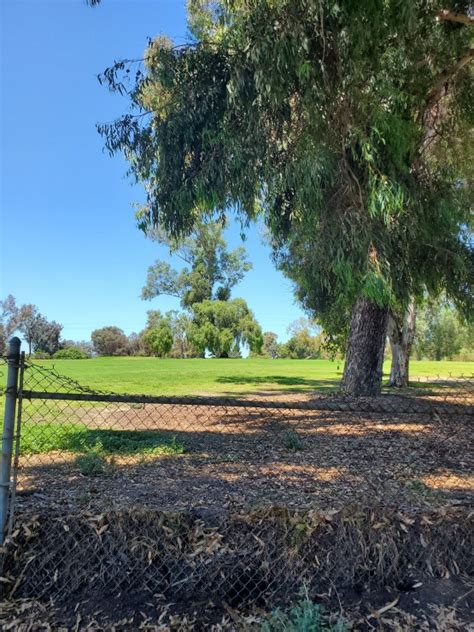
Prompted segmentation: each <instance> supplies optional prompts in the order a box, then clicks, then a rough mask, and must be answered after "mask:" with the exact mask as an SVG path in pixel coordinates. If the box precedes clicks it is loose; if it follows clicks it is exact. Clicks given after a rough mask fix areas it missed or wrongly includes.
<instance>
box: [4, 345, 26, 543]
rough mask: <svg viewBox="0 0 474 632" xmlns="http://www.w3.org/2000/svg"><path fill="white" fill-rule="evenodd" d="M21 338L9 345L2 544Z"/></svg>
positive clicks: (7, 502) (6, 516)
mask: <svg viewBox="0 0 474 632" xmlns="http://www.w3.org/2000/svg"><path fill="white" fill-rule="evenodd" d="M20 346H21V340H20V339H19V338H17V337H16V336H15V337H14V338H12V339H11V340H10V343H9V345H8V354H7V362H8V375H7V384H6V391H5V415H4V418H3V434H2V457H1V461H0V546H1V545H2V544H3V542H4V540H5V536H6V533H5V529H6V526H7V519H8V505H9V499H10V484H11V480H10V479H11V469H12V457H13V433H14V430H15V412H16V402H17V397H18V373H19V368H20Z"/></svg>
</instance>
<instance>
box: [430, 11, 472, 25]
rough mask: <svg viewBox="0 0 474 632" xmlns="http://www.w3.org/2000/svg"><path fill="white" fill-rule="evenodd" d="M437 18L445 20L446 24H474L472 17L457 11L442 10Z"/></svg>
mask: <svg viewBox="0 0 474 632" xmlns="http://www.w3.org/2000/svg"><path fill="white" fill-rule="evenodd" d="M436 17H437V19H438V20H443V21H445V22H458V23H459V24H474V17H472V16H471V15H466V14H465V13H456V12H455V11H450V10H449V9H442V10H441V11H438V13H437V15H436Z"/></svg>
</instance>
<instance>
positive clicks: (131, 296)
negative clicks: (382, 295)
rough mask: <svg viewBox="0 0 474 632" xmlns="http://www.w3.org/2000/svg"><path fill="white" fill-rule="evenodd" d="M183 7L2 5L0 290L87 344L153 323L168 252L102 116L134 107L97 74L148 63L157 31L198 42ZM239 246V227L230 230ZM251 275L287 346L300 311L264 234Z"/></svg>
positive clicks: (8, 1) (268, 324)
mask: <svg viewBox="0 0 474 632" xmlns="http://www.w3.org/2000/svg"><path fill="white" fill-rule="evenodd" d="M184 5H185V1H184V0H104V1H103V4H102V5H101V6H99V7H96V8H94V9H90V8H87V7H86V5H85V2H84V1H83V0H0V7H1V8H0V10H1V15H0V20H1V34H0V35H1V59H0V62H1V94H0V96H1V101H2V106H1V107H2V110H1V112H0V119H1V165H0V168H1V180H0V187H1V190H0V192H1V224H0V231H1V232H0V234H1V277H0V296H1V297H4V296H6V295H7V294H9V293H11V294H13V295H14V296H16V297H17V300H18V301H19V302H20V303H35V304H36V305H38V307H39V309H40V311H41V312H42V313H43V314H44V315H45V316H47V317H48V318H49V319H54V320H57V321H59V322H60V323H62V324H63V325H64V330H63V335H64V337H66V338H74V339H88V338H89V336H90V332H91V331H92V330H93V329H95V328H97V327H102V326H104V325H117V326H119V327H121V328H122V329H124V331H125V332H126V333H130V332H132V331H139V330H140V329H142V328H143V326H144V324H145V320H146V311H147V310H148V309H152V308H153V309H162V310H167V309H174V308H177V307H178V304H177V301H176V300H175V299H171V298H167V297H161V298H158V299H155V300H154V301H152V302H144V301H142V300H141V299H140V298H139V296H140V290H141V287H142V285H143V283H144V280H145V276H146V270H147V267H148V266H149V265H150V264H151V263H153V261H154V260H155V259H156V258H157V257H158V256H160V257H163V256H166V255H167V253H166V251H165V250H160V249H159V247H158V246H157V245H156V244H154V243H152V242H151V241H149V240H147V239H145V237H144V236H143V235H142V233H140V232H139V231H138V229H137V228H136V226H135V220H134V211H133V208H132V203H133V202H137V201H140V200H141V199H142V197H143V193H142V190H141V188H140V187H139V186H134V185H132V184H131V182H130V181H129V180H127V178H126V177H125V170H126V163H125V161H124V160H123V159H122V158H121V157H115V158H110V157H109V155H108V154H106V153H104V152H103V144H102V140H101V138H100V136H99V135H98V134H97V131H96V128H95V125H96V123H97V122H105V121H110V120H113V119H114V118H115V117H116V116H118V115H119V114H121V113H123V112H124V111H125V109H126V108H127V102H126V100H125V99H121V98H120V97H118V96H116V95H112V94H110V93H109V92H108V91H107V90H106V89H105V88H104V87H102V86H100V85H99V83H98V81H97V78H96V76H97V74H98V73H99V72H100V71H102V70H104V69H105V68H106V67H107V66H110V65H111V64H112V63H113V61H114V60H117V59H120V58H126V57H132V58H136V57H140V56H141V54H142V53H143V50H144V47H145V44H146V40H147V37H153V36H155V35H158V34H160V33H166V34H168V35H170V36H171V37H172V38H173V39H175V40H176V41H177V42H182V41H184V39H185V38H186V22H185V10H184ZM228 240H229V243H230V244H231V245H232V246H236V245H238V244H239V242H240V238H239V230H238V229H237V227H233V228H231V229H230V230H229V233H228ZM246 247H247V249H248V253H249V257H250V259H251V261H252V263H253V266H254V267H253V270H252V271H251V272H250V273H249V274H248V275H247V277H246V278H245V280H244V281H243V282H242V283H241V284H240V285H239V286H237V287H236V288H235V290H234V296H242V297H244V298H245V299H246V300H247V302H248V304H249V306H250V308H251V309H252V310H253V311H254V313H255V315H256V317H257V319H258V320H259V322H260V323H261V325H262V327H263V329H264V330H271V331H275V332H276V333H277V334H278V335H279V336H280V337H282V338H283V339H284V338H286V328H287V326H288V324H289V323H290V322H291V321H293V320H295V319H296V318H298V317H300V316H301V315H303V314H302V312H301V310H300V309H299V307H298V306H297V305H296V304H295V300H294V298H293V291H292V287H291V283H290V282H289V281H288V280H287V279H285V278H284V277H283V276H282V275H281V274H280V273H279V272H277V271H276V270H275V268H274V266H273V264H272V263H271V261H270V256H269V251H268V249H267V248H265V246H264V245H263V244H262V242H261V237H260V234H259V230H258V227H252V228H250V230H249V232H248V239H247V242H246Z"/></svg>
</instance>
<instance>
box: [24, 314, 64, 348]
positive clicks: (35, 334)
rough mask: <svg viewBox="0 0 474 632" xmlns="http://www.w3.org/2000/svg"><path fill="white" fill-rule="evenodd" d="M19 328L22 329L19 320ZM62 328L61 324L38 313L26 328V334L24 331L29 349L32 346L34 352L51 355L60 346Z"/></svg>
mask: <svg viewBox="0 0 474 632" xmlns="http://www.w3.org/2000/svg"><path fill="white" fill-rule="evenodd" d="M20 311H21V310H20ZM19 329H20V331H22V329H21V322H20V326H19ZM62 329H63V326H62V325H60V324H59V323H57V322H56V321H54V320H53V321H51V322H50V321H48V320H47V319H46V318H45V317H44V316H41V314H38V315H37V316H36V317H35V318H34V319H33V322H32V323H31V326H30V327H29V329H28V331H29V334H28V336H27V334H26V333H25V338H26V340H27V342H28V344H29V347H30V349H31V347H33V349H34V351H35V353H38V352H42V353H45V354H47V355H53V354H55V353H56V351H58V350H59V348H60V342H59V339H60V336H61V331H62Z"/></svg>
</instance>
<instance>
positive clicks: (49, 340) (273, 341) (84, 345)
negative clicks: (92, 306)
mask: <svg viewBox="0 0 474 632" xmlns="http://www.w3.org/2000/svg"><path fill="white" fill-rule="evenodd" d="M62 329H63V327H62V325H61V324H59V323H58V322H56V321H49V320H48V319H47V318H46V317H45V316H43V315H42V314H41V313H40V312H39V310H38V308H37V307H36V306H35V305H32V304H25V305H17V302H16V300H15V298H14V297H13V296H11V295H9V296H7V297H6V299H4V300H3V301H0V354H4V353H5V352H6V344H7V340H8V339H9V338H10V337H11V336H12V335H14V334H15V333H17V334H19V335H21V336H22V337H23V338H24V340H25V341H26V343H27V345H28V353H29V354H34V355H35V356H36V357H38V358H50V357H52V358H55V359H70V360H76V359H77V360H80V359H86V358H91V357H93V356H94V355H97V356H156V357H161V358H165V357H166V358H202V357H205V356H206V355H210V356H213V357H216V358H222V357H230V358H232V357H234V358H237V357H241V353H242V345H243V344H245V345H248V348H249V350H250V355H252V356H257V357H258V356H260V357H267V358H271V359H277V358H288V359H295V360H301V359H333V358H341V357H342V355H341V354H340V352H339V351H338V349H337V347H334V346H333V345H332V343H331V339H330V337H328V336H327V335H326V334H325V332H324V331H323V330H322V329H321V328H320V327H319V326H318V325H317V324H316V323H315V322H314V321H312V320H311V319H308V318H300V319H299V320H297V321H295V322H293V323H291V324H290V325H289V327H288V330H287V331H288V334H289V337H288V340H286V341H285V342H280V341H279V340H278V336H277V334H276V333H274V332H271V331H266V332H264V333H263V334H262V333H261V328H260V325H259V324H258V323H257V321H256V320H255V317H254V316H253V314H252V312H251V311H250V310H249V308H248V307H247V304H246V302H245V301H244V300H243V299H239V298H237V299H234V300H229V301H219V300H206V301H202V302H201V303H197V304H195V305H194V308H193V310H191V311H190V312H189V313H187V312H184V311H179V310H171V311H168V312H166V313H162V312H161V311H159V310H150V311H148V313H147V322H146V324H145V327H144V328H143V330H142V331H140V332H139V333H131V334H130V335H126V334H125V332H124V331H123V330H122V329H120V328H119V327H116V326H107V327H102V328H100V329H95V330H94V331H93V332H92V334H91V340H90V341H85V340H83V341H75V340H69V339H62V338H61V331H62ZM413 355H414V357H415V358H416V359H418V360H422V359H426V360H452V359H460V360H469V361H472V360H473V359H474V326H473V325H472V324H469V323H466V322H465V321H464V320H463V319H462V318H461V316H460V315H459V314H458V312H457V310H456V309H455V307H454V306H453V305H452V304H451V303H450V302H449V301H448V300H447V299H446V298H445V297H440V298H439V299H438V300H436V301H429V302H426V304H425V305H424V306H422V307H420V308H419V309H418V314H417V326H416V333H415V336H414V342H413ZM386 357H387V358H390V351H389V349H388V348H387V354H386Z"/></svg>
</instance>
